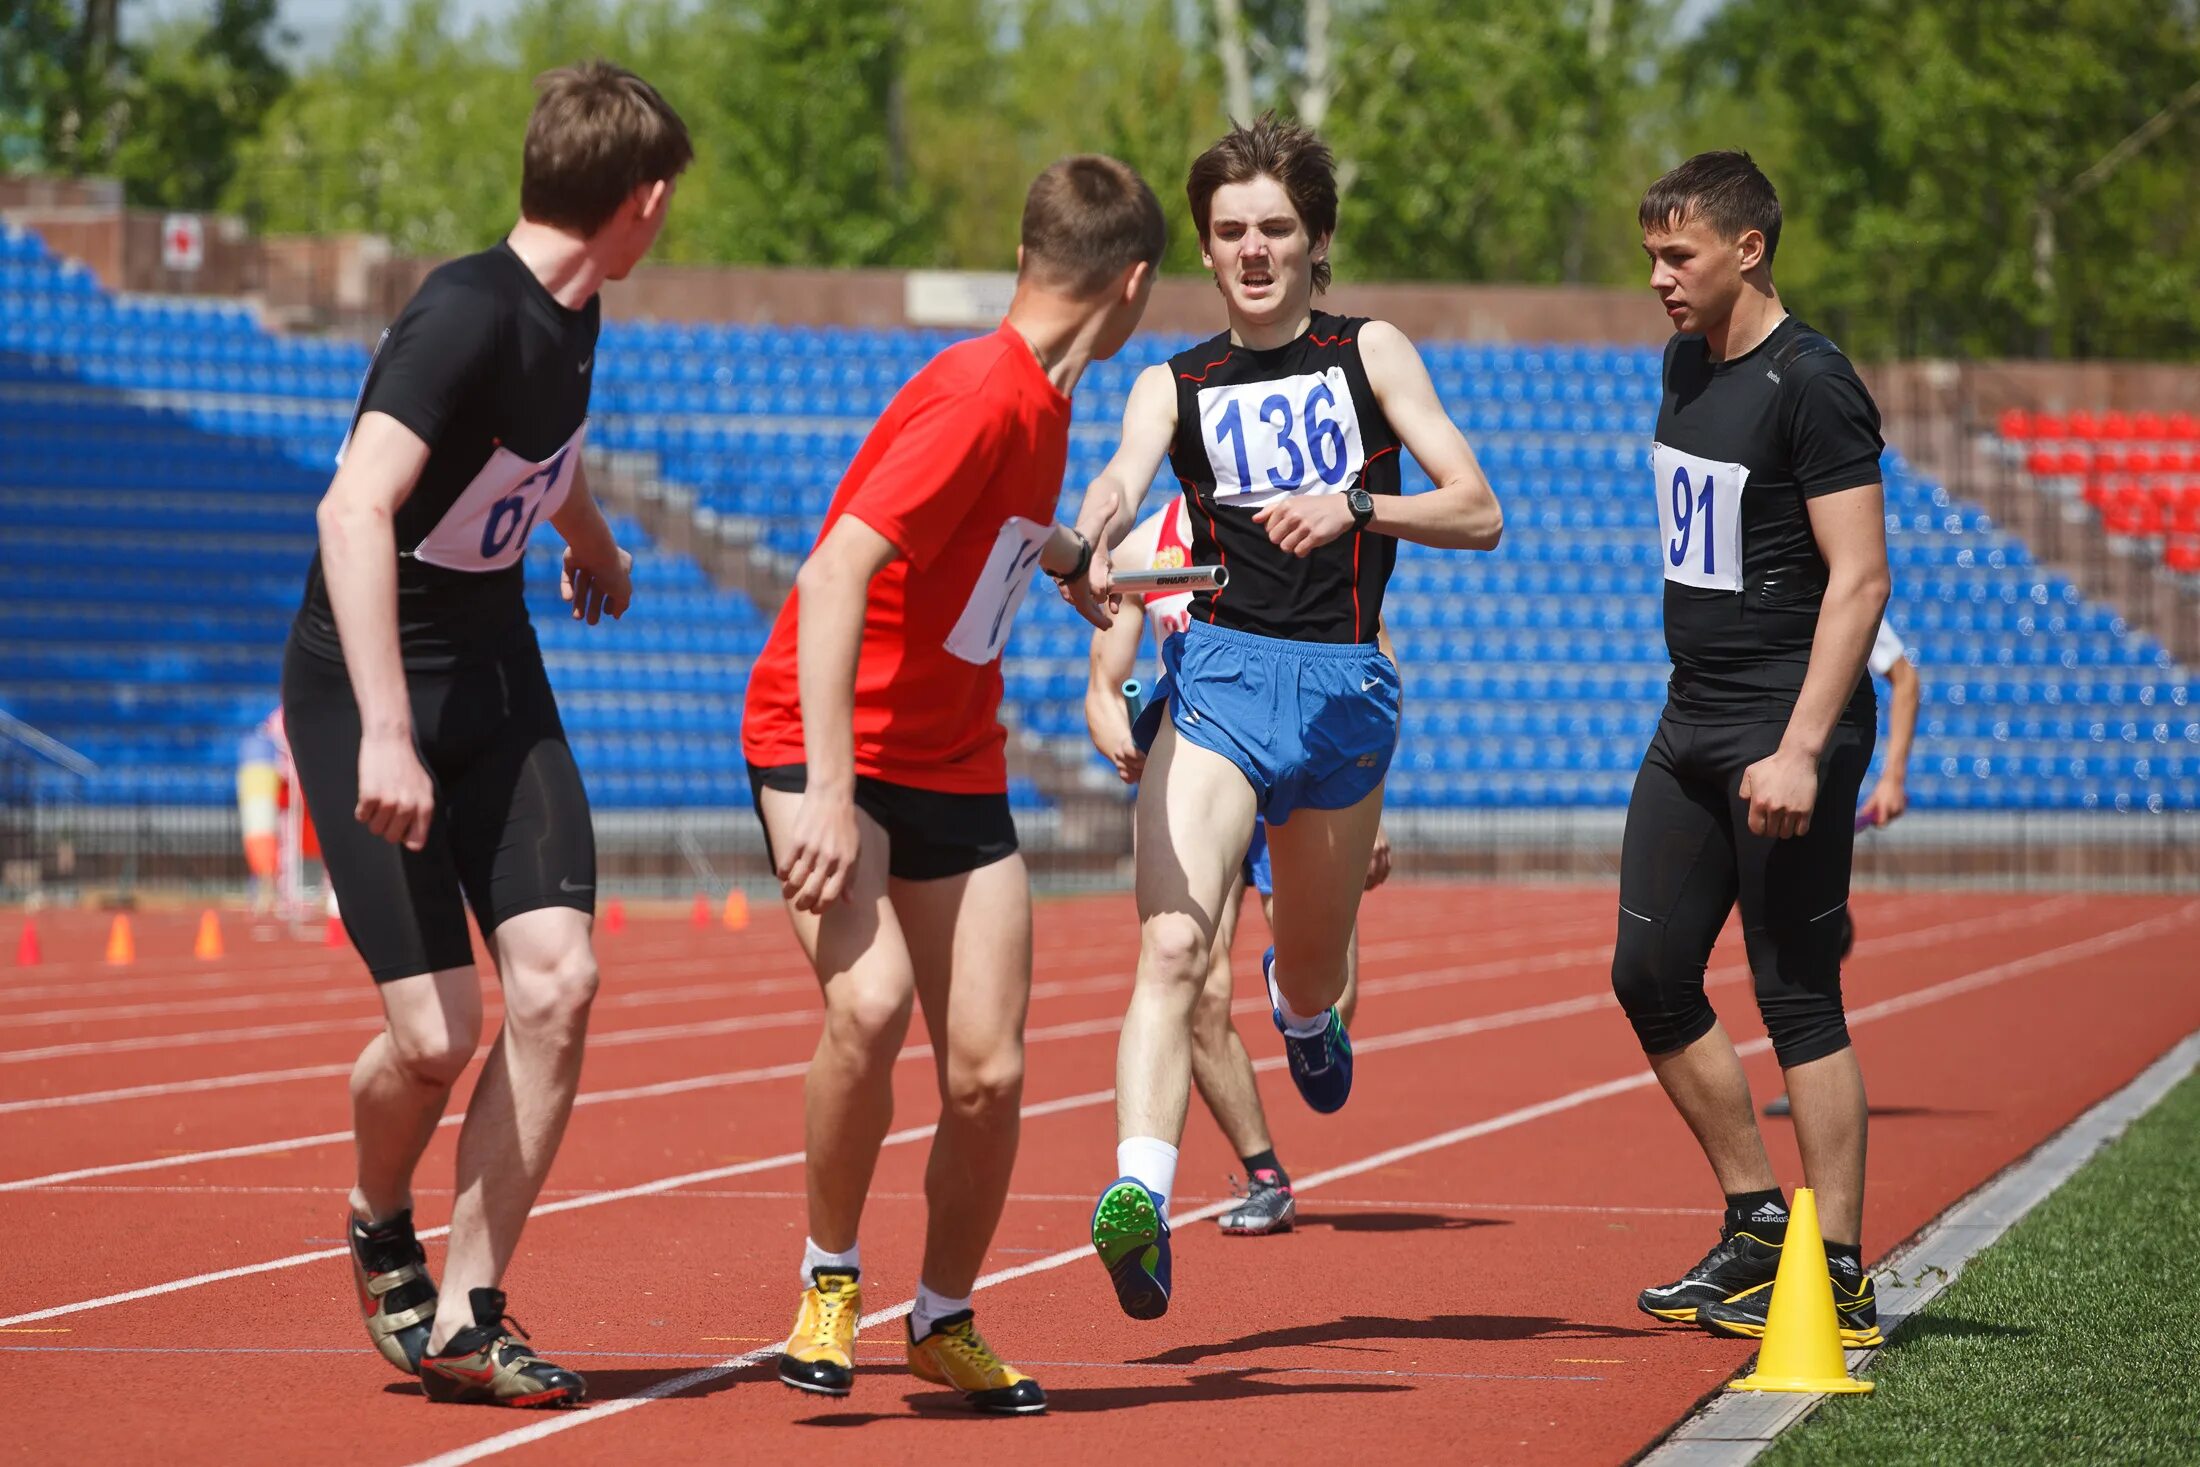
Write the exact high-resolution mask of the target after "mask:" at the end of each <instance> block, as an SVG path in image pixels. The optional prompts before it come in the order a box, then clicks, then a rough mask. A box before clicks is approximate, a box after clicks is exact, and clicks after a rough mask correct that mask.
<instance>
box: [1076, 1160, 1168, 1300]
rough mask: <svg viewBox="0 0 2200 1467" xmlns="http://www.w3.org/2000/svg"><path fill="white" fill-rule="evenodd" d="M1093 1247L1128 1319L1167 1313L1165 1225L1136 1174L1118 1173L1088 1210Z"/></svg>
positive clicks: (1166, 1229) (1157, 1208)
mask: <svg viewBox="0 0 2200 1467" xmlns="http://www.w3.org/2000/svg"><path fill="white" fill-rule="evenodd" d="M1092 1249H1093V1252H1095V1253H1097V1254H1099V1255H1100V1262H1101V1264H1102V1265H1103V1266H1104V1267H1105V1268H1106V1269H1107V1271H1108V1279H1109V1281H1110V1282H1112V1283H1113V1284H1114V1285H1115V1297H1116V1300H1117V1302H1118V1303H1120V1304H1121V1305H1122V1306H1123V1312H1124V1313H1125V1314H1128V1315H1129V1316H1130V1317H1131V1318H1133V1319H1159V1318H1160V1317H1161V1316H1162V1315H1164V1314H1167V1313H1168V1312H1169V1224H1168V1221H1167V1220H1166V1219H1165V1218H1163V1217H1162V1216H1161V1207H1160V1204H1159V1202H1158V1201H1157V1200H1156V1199H1155V1197H1154V1195H1153V1193H1151V1192H1149V1191H1147V1190H1146V1186H1145V1184H1144V1183H1143V1182H1141V1181H1139V1180H1138V1179H1137V1178H1136V1177H1118V1178H1117V1179H1116V1180H1115V1181H1113V1182H1110V1183H1109V1184H1108V1190H1107V1191H1105V1192H1102V1193H1101V1194H1100V1200H1099V1202H1098V1203H1096V1204H1094V1206H1093V1209H1092Z"/></svg>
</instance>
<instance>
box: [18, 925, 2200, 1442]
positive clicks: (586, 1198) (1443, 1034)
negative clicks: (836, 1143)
mask: <svg viewBox="0 0 2200 1467" xmlns="http://www.w3.org/2000/svg"><path fill="white" fill-rule="evenodd" d="M2195 913H2200V903H2188V904H2187V905H2185V906H2184V907H2181V908H2179V909H2178V910H2177V911H2175V912H2171V913H2166V914H2164V915H2162V916H2159V917H2155V918H2151V919H2149V920H2146V921H2142V922H2137V923H2133V924H2131V925H2129V926H2126V927H2122V928H2117V929H2114V930H2112V931H2109V932H2106V933H2101V934H2098V935H2096V936H2094V937H2090V938H2085V939H2082V940H2080V941H2077V942H2072V943H2066V944H2064V945H2063V946H2062V947H2059V948H2054V949H2050V950H2049V951H2046V952H2042V953H2035V954H2031V955H2029V956H2027V957H2024V958H2019V959H2015V960H2013V961H2011V962H2007V963H2000V964H1996V965H1994V966H1993V967H1989V968H1982V969H1979V970H1977V971H1976V972H1973V973H1968V974H1964V975H1963V976H1961V977H1958V978H1952V979H1949V980H1947V981H1945V982H1942V983H1937V984H1933V985H1931V986H1929V987H1927V988H1922V989H1918V990H1916V991H1915V992H1913V993H1909V994H1904V995H1902V996H1900V997H1899V998H1894V999H1888V1000H1884V1001H1882V1002H1881V1003H1878V1004H1873V1005H1869V1006H1867V1007H1865V1008H1863V1009H1859V1010H1856V1011H1855V1012H1853V1013H1851V1014H1850V1015H1849V1022H1850V1024H1851V1025H1855V1024H1862V1023H1868V1022H1871V1021H1872V1020H1874V1019H1878V1018H1883V1017H1886V1016H1888V1015H1890V1014H1897V1013H1902V1012H1906V1011H1908V1010H1909V1009H1913V1008H1916V1007H1918V1006H1920V1005H1921V1004H1925V1003H1931V1002H1934V1001H1937V1000H1938V999H1940V998H1945V997H1951V996H1954V995H1957V994H1962V993H1969V992H1972V991H1974V990H1976V989H1979V988H1984V987H1987V986H1990V985H1992V984H1995V983H2001V982H2005V981H2007V980H2008V979H2011V978H2016V977H2020V976H2022V975H2024V974H2027V973H2031V972H2035V971H2038V970H2039V969H2041V968H2043V967H2051V966H2054V965H2056V964H2059V963H2062V962H2066V961H2070V960H2072V959H2076V958H2082V957H2090V956H2093V955H2094V954H2096V953H2100V952H2105V951H2107V950H2109V949H2111V948H2115V947H2121V946H2123V945H2125V944H2127V943H2130V942H2136V941H2139V940H2141V939H2143V938H2146V937H2151V936H2153V935H2154V934H2155V933H2157V932H2160V931H2164V930H2167V929H2168V928H2171V927H2174V926H2177V925H2180V924H2182V923H2184V922H2186V921H2187V920H2189V919H2190V918H2191V917H2192V916H2193V915H2194V914H2195ZM1463 1022H1466V1023H1475V1022H1480V1021H1475V1020H1468V1021H1463ZM1483 1027H1485V1028H1488V1027H1505V1026H1504V1025H1492V1024H1488V1023H1487V1022H1483ZM1460 1032H1472V1031H1462V1029H1461V1025H1460V1024H1434V1025H1428V1026H1424V1027H1423V1028H1420V1029H1415V1030H1407V1031H1404V1032H1403V1033H1399V1034H1391V1035H1378V1036H1375V1037H1374V1038H1373V1039H1371V1040H1370V1041H1369V1045H1367V1046H1358V1047H1359V1048H1363V1049H1364V1048H1368V1047H1371V1046H1374V1045H1378V1044H1380V1045H1382V1046H1383V1047H1386V1048H1400V1047H1404V1046H1405V1045H1406V1044H1408V1043H1432V1042H1437V1041H1440V1040H1442V1039H1446V1038H1452V1037H1456V1036H1457V1035H1458V1034H1459V1033H1460ZM1409 1036H1413V1037H1411V1038H1409ZM1736 1047H1737V1048H1738V1049H1739V1050H1740V1051H1741V1052H1742V1053H1743V1054H1756V1053H1761V1052H1762V1051H1764V1050H1767V1049H1769V1048H1770V1047H1771V1042H1770V1041H1769V1040H1765V1039H1757V1040H1752V1041H1750V1042H1748V1043H1746V1044H1742V1045H1738V1046H1736ZM1283 1063H1284V1061H1283V1057H1282V1056H1280V1055H1277V1056H1270V1057H1269V1058H1267V1059H1264V1060H1261V1061H1258V1062H1257V1063H1256V1064H1255V1065H1254V1068H1255V1069H1256V1070H1266V1069H1275V1068H1278V1067H1280V1066H1281V1065H1282V1064H1283ZM1652 1080H1653V1076H1652V1075H1651V1074H1650V1072H1649V1071H1647V1070H1645V1071H1642V1072H1640V1073H1637V1074H1634V1075H1628V1076H1624V1077H1622V1078H1620V1079H1617V1080H1611V1081H1607V1082H1605V1083H1604V1084H1602V1085H1592V1086H1588V1087H1586V1088H1585V1089H1582V1090H1578V1091H1574V1092H1572V1093H1571V1094H1570V1095H1569V1096H1561V1097H1559V1098H1558V1099H1556V1100H1549V1101H1543V1102H1541V1103H1540V1104H1537V1105H1531V1106H1525V1107H1522V1108H1521V1109H1519V1110H1515V1111H1508V1112H1506V1114H1505V1115H1504V1116H1500V1117H1495V1118H1493V1119H1492V1120H1489V1121H1478V1122H1475V1123H1474V1124H1472V1125H1468V1126H1462V1127H1458V1128H1456V1129H1455V1130H1451V1131H1445V1132H1443V1133H1441V1134H1439V1135H1438V1136H1435V1137H1431V1138H1429V1139H1428V1140H1425V1141H1420V1142H1414V1143H1411V1144H1410V1145H1408V1146H1406V1147H1402V1148H1401V1147H1393V1148H1391V1149H1390V1150H1388V1151H1384V1152H1379V1153H1377V1154H1376V1157H1375V1158H1373V1159H1369V1160H1364V1161H1361V1162H1354V1163H1351V1164H1348V1165H1346V1166H1342V1167H1332V1168H1329V1169H1328V1170H1326V1171H1322V1172H1316V1173H1314V1174H1313V1175H1312V1176H1311V1177H1309V1178H1306V1179H1303V1180H1301V1181H1298V1182H1295V1183H1294V1184H1293V1185H1294V1186H1295V1187H1297V1188H1300V1189H1306V1188H1308V1187H1311V1186H1316V1185H1321V1184H1324V1183H1327V1182H1330V1181H1335V1180H1337V1179H1339V1178H1342V1177H1348V1176H1358V1175H1359V1174H1360V1173H1362V1172H1365V1171H1371V1170H1374V1169H1375V1168H1377V1167H1381V1166H1387V1165H1389V1164H1390V1163H1391V1162H1393V1161H1399V1160H1403V1159H1405V1158H1406V1157H1408V1156H1414V1155H1419V1154H1420V1153H1421V1152H1423V1151H1431V1150H1436V1149H1438V1148H1439V1147H1443V1146H1450V1145H1454V1144H1456V1143H1457V1142H1459V1141H1464V1140H1471V1139H1473V1138H1474V1137H1476V1136H1480V1135H1485V1134H1488V1132H1489V1131H1490V1130H1492V1129H1499V1130H1501V1129H1504V1128H1505V1127H1506V1126H1508V1125H1519V1124H1523V1123H1524V1122H1525V1121H1528V1120H1534V1119H1539V1118H1540V1117H1542V1116H1545V1115H1554V1114H1556V1113H1558V1111H1560V1110H1567V1109H1572V1108H1573V1107H1574V1106H1576V1105H1584V1104H1587V1103H1589V1101H1591V1100H1600V1099H1603V1098H1605V1097H1606V1096H1609V1095H1619V1094H1623V1093H1625V1092H1626V1091H1629V1090H1634V1089H1639V1088H1641V1087H1642V1086H1644V1085H1647V1084H1650V1083H1651V1082H1652ZM1114 1097H1115V1092H1114V1090H1113V1089H1108V1090H1094V1091H1088V1092H1086V1093H1084V1094H1082V1095H1070V1096H1064V1097H1061V1098H1059V1099H1055V1100H1047V1101H1040V1102H1037V1103H1036V1104H1032V1105H1027V1106H1025V1107H1024V1108H1023V1111H1022V1115H1023V1117H1024V1118H1025V1119H1027V1120H1028V1119H1036V1118H1038V1117H1041V1116H1048V1115H1058V1114H1062V1113H1065V1112H1068V1111H1075V1110H1085V1109H1090V1108H1092V1107H1094V1106H1098V1105H1104V1104H1107V1103H1108V1102H1109V1101H1111V1100H1113V1099H1114ZM1501 1123H1502V1124H1501ZM935 1129H936V1126H933V1125H925V1126H911V1127H907V1128H905V1129H903V1130H899V1131H895V1132H892V1133H890V1134H889V1135H888V1136H887V1137H886V1140H885V1142H884V1143H883V1144H884V1145H887V1146H906V1145H909V1144H911V1143H913V1142H916V1141H921V1140H924V1139H926V1138H927V1137H929V1136H930V1135H931V1134H932V1133H933V1131H934V1130H935ZM802 1155H803V1154H802V1153H801V1152H800V1151H788V1152H781V1153H780V1154H778V1155H777V1156H769V1157H762V1158H759V1159H755V1160H751V1161H745V1162H738V1163H735V1164H733V1165H731V1166H723V1167H710V1168H706V1169H704V1170H701V1171H694V1172H684V1173H681V1174H679V1175H677V1176H671V1177H661V1178H658V1179H657V1180H655V1181H650V1182H642V1183H637V1184H635V1185H633V1186H629V1187H617V1188H612V1189H610V1190H607V1191H601V1192H591V1193H586V1194H584V1195H582V1196H579V1197H569V1198H562V1199H560V1200H558V1201H555V1202H546V1203H540V1204H538V1205H537V1206H536V1207H535V1209H534V1211H533V1212H532V1213H530V1214H529V1216H530V1217H541V1216H548V1215H550V1214H554V1213H561V1212H576V1211H580V1210H582V1209H585V1208H594V1207H602V1206H605V1205H607V1204H610V1203H613V1202H623V1201H627V1200H629V1199H631V1198H637V1197H653V1196H658V1195H660V1194H662V1193H666V1192H671V1191H677V1190H681V1189H684V1188H687V1187H692V1186H694V1185H696V1184H698V1183H703V1182H716V1181H723V1180H725V1179H727V1178H729V1177H739V1176H749V1175H752V1174H754V1173H756V1172H761V1171H770V1170H773V1169H775V1168H778V1167H783V1166H795V1165H799V1164H800V1163H801V1161H802ZM1228 1205H1229V1204H1228V1203H1223V1202H1218V1203H1215V1204H1213V1205H1212V1206H1211V1207H1208V1208H1202V1209H1200V1210H1198V1211H1197V1212H1194V1213H1190V1214H1187V1215H1186V1219H1185V1220H1186V1221H1194V1220H1197V1219H1199V1218H1203V1217H1212V1216H1215V1215H1217V1214H1219V1213H1220V1212H1222V1211H1223V1210H1224V1209H1225V1208H1226V1207H1227V1206H1228ZM449 1231H450V1229H449V1228H448V1227H439V1228H430V1229H426V1230H424V1231H423V1232H422V1233H421V1235H420V1236H421V1237H423V1238H438V1237H441V1236H443V1235H444V1234H445V1233H447V1232H449ZM345 1252H346V1250H345V1249H342V1248H328V1249H321V1250H317V1251H314V1252H310V1253H294V1254H291V1255H289V1256H287V1257H284V1258H277V1259H271V1260H268V1261H266V1262H263V1263H252V1264H243V1265H240V1266H239V1267H236V1268H228V1269H221V1270H218V1271H216V1272H213V1273H205V1274H194V1275H192V1276H191V1277H188V1278H182V1279H173V1280H170V1281H169V1282H167V1283H162V1284H152V1285H148V1286H146V1287H144V1288H140V1289H130V1290H126V1291H124V1292H121V1293H116V1294H107V1295H103V1296H101V1297H100V1298H97V1299H88V1300H80V1301H78V1302H76V1303H73V1304H56V1305H52V1306H49V1307H47V1308H45V1309H40V1310H33V1311H31V1312H29V1313H25V1314H17V1315H12V1316H9V1317H6V1318H0V1328H5V1327H7V1326H10V1325H19V1324H35V1323H37V1322H38V1321H40V1320H44V1319H56V1318H59V1317H61V1316H63V1315H69V1314H79V1313H82V1312H84V1311H86V1310H90V1309H102V1308H106V1307H108V1306H110V1305H114V1304H125V1303H129V1302H131V1301H133V1300H137V1299H148V1298H154V1297H157V1296H159V1295H163V1294H173V1293H178V1292H180V1291H182V1290H185V1289H194V1288H199V1287H202V1286H204V1285H207V1284H213V1283H220V1282H223V1281H225V1280H228V1279H233V1278H244V1277H248V1276H250V1275H253V1274H258V1273H269V1272H273V1271H276V1270H279V1269H286V1268H295V1267H298V1266H299V1265H301V1264H307V1263H315V1262H319V1261H320V1260H322V1259H327V1258H340V1257H343V1256H344V1255H345ZM1081 1256H1083V1255H1082V1250H1075V1249H1072V1250H1068V1251H1066V1252H1065V1253H1062V1254H1055V1255H1051V1257H1052V1259H1053V1260H1054V1261H1052V1262H1049V1261H1047V1260H1040V1262H1039V1263H1032V1264H1024V1265H1021V1266H1020V1267H1019V1268H1016V1269H1009V1270H1005V1271H1003V1272H1002V1273H999V1274H989V1275H987V1276H986V1278H984V1279H980V1280H979V1283H980V1284H981V1285H983V1284H985V1283H986V1282H988V1280H990V1281H992V1282H996V1283H998V1282H1006V1281H1007V1280H1009V1279H1011V1278H1021V1277H1023V1276H1024V1275H1025V1274H1027V1273H1035V1272H1039V1271H1041V1268H1042V1265H1043V1266H1044V1267H1059V1266H1060V1263H1061V1262H1064V1261H1067V1260H1068V1259H1070V1258H1074V1257H1081ZM908 1308H909V1305H908V1304H906V1303H904V1304H903V1305H901V1306H900V1307H899V1308H898V1309H896V1310H892V1311H888V1312H886V1313H884V1314H883V1315H881V1316H879V1317H880V1318H884V1319H894V1318H899V1317H900V1315H901V1314H903V1313H906V1312H907V1311H908ZM713 1378H714V1377H713ZM683 1389H684V1387H683ZM630 1399H638V1398H630ZM605 1409H606V1408H604V1407H598V1408H596V1411H597V1413H598V1414H600V1413H601V1412H602V1411H603V1410H605ZM466 1460H471V1459H466Z"/></svg>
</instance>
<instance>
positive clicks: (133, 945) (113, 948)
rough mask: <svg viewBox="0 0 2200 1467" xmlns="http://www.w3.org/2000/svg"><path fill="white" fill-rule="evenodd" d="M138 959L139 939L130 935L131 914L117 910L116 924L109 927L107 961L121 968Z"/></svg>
mask: <svg viewBox="0 0 2200 1467" xmlns="http://www.w3.org/2000/svg"><path fill="white" fill-rule="evenodd" d="M136 961H137V939H136V938H134V937H132V936H131V935H130V914H129V913H127V912H117V913H115V923H114V926H112V927H110V928H108V929H107V962H108V964H109V965H110V966H112V967H117V968H120V967H124V966H127V965H128V964H131V963H134V962H136Z"/></svg>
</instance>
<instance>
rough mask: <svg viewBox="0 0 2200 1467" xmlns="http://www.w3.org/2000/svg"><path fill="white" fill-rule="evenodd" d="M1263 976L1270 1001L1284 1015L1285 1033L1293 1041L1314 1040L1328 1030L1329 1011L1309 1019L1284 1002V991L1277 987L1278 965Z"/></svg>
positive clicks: (1268, 969)
mask: <svg viewBox="0 0 2200 1467" xmlns="http://www.w3.org/2000/svg"><path fill="white" fill-rule="evenodd" d="M1262 976H1263V977H1265V978H1266V979H1267V980H1268V1001H1269V1002H1270V1003H1272V1004H1274V1005H1275V1006H1276V1012H1277V1013H1279V1014H1281V1015H1283V1032H1284V1033H1286V1034H1288V1035H1290V1036H1291V1037H1292V1038H1293V1039H1312V1038H1315V1037H1316V1036H1318V1035H1320V1034H1322V1033H1324V1032H1326V1031H1327V1030H1328V1028H1329V1010H1327V1009H1323V1010H1322V1011H1321V1012H1320V1013H1319V1014H1316V1015H1315V1016H1314V1017H1313V1018H1311V1019H1309V1018H1308V1017H1306V1015H1304V1014H1302V1013H1300V1012H1299V1011H1298V1010H1297V1009H1294V1008H1292V1007H1291V1005H1289V1004H1287V1003H1285V1002H1284V1001H1283V990H1282V989H1280V988H1278V987H1276V965H1275V964H1274V963H1270V964H1269V965H1268V967H1267V969H1266V971H1265V972H1264V973H1263V974H1262Z"/></svg>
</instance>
